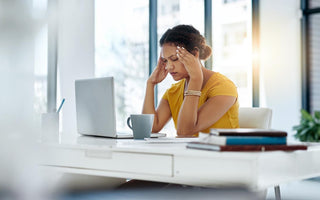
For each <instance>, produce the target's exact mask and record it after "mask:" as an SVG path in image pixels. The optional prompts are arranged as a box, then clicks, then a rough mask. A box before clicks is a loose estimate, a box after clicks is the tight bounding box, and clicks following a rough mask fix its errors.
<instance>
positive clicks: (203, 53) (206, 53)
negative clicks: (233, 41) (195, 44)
mask: <svg viewBox="0 0 320 200" xmlns="http://www.w3.org/2000/svg"><path fill="white" fill-rule="evenodd" d="M211 53H212V49H211V47H210V46H208V45H205V47H204V48H203V49H201V50H200V53H199V57H200V59H201V60H207V59H208V58H209V57H210V56H211Z"/></svg>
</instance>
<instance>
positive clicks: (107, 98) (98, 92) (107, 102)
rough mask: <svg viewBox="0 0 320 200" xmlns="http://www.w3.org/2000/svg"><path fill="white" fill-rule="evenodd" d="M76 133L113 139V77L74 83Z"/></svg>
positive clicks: (114, 130)
mask: <svg viewBox="0 0 320 200" xmlns="http://www.w3.org/2000/svg"><path fill="white" fill-rule="evenodd" d="M75 94H76V112H77V129H78V133H80V134H84V135H98V136H107V137H114V136H115V135H116V113H115V100H114V80H113V77H103V78H92V79H82V80H76V81H75Z"/></svg>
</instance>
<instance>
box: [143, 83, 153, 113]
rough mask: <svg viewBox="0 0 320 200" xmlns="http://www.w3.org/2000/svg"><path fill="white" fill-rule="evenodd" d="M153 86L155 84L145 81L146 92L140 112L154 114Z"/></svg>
mask: <svg viewBox="0 0 320 200" xmlns="http://www.w3.org/2000/svg"><path fill="white" fill-rule="evenodd" d="M154 87H155V84H153V83H150V82H147V87H146V94H145V97H144V102H143V108H142V114H155V113H156V110H155V106H154Z"/></svg>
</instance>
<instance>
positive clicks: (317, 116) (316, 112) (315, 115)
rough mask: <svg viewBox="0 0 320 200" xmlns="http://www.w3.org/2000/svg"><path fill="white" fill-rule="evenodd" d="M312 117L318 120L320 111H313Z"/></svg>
mask: <svg viewBox="0 0 320 200" xmlns="http://www.w3.org/2000/svg"><path fill="white" fill-rule="evenodd" d="M314 117H315V118H316V119H318V120H320V111H314Z"/></svg>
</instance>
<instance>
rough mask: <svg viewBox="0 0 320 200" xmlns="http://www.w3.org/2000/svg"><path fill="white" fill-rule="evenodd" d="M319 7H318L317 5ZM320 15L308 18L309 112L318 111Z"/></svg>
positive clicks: (319, 104) (319, 90) (319, 89)
mask: <svg viewBox="0 0 320 200" xmlns="http://www.w3.org/2000/svg"><path fill="white" fill-rule="evenodd" d="M319 6H320V5H319ZM319 22H320V14H315V15H311V16H310V21H309V43H308V46H309V56H308V59H309V65H310V66H309V69H310V71H309V78H310V111H312V112H313V111H316V110H320V79H319V77H320V58H319V52H320V41H319V36H320V23H319Z"/></svg>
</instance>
